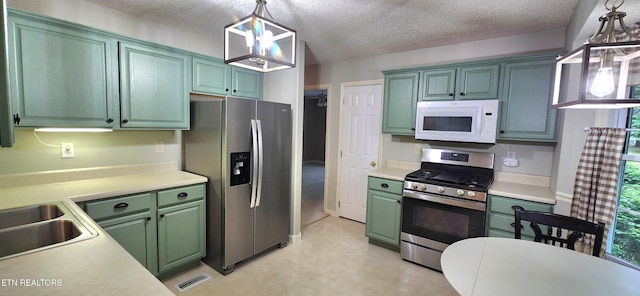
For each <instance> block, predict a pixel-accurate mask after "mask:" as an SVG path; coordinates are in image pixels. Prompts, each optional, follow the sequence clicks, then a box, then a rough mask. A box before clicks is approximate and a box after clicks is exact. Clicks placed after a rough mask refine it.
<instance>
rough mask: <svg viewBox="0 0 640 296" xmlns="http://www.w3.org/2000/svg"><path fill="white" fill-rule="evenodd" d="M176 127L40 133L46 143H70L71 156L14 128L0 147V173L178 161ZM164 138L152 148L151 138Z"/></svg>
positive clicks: (178, 145) (152, 140) (30, 132)
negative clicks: (159, 147) (160, 146)
mask: <svg viewBox="0 0 640 296" xmlns="http://www.w3.org/2000/svg"><path fill="white" fill-rule="evenodd" d="M178 133H179V132H176V131H114V132H111V133H41V132H38V133H37V135H38V137H39V138H40V139H41V140H42V141H43V142H44V143H46V144H51V145H60V144H61V143H73V144H74V149H75V157H74V158H67V159H62V158H61V156H60V148H56V147H49V146H46V145H44V144H42V143H40V142H39V141H38V140H37V139H36V136H34V133H33V129H16V143H15V145H14V147H12V148H3V149H1V150H0V163H1V164H2V165H0V174H15V173H28V172H38V171H54V170H65V169H75V168H90V167H99V166H113V165H126V164H143V163H155V162H167V161H174V162H180V161H181V155H182V154H181V150H180V144H179V140H178V138H177V135H178ZM156 141H163V142H164V152H156V149H155V142H156Z"/></svg>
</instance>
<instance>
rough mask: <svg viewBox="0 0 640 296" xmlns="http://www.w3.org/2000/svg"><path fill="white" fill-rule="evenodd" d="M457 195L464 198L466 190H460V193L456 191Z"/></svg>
mask: <svg viewBox="0 0 640 296" xmlns="http://www.w3.org/2000/svg"><path fill="white" fill-rule="evenodd" d="M456 194H457V195H458V196H463V195H464V190H462V189H458V191H456Z"/></svg>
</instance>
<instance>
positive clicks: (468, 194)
mask: <svg viewBox="0 0 640 296" xmlns="http://www.w3.org/2000/svg"><path fill="white" fill-rule="evenodd" d="M467 196H468V197H474V196H476V193H475V192H473V191H469V192H467Z"/></svg>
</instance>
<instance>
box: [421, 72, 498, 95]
mask: <svg viewBox="0 0 640 296" xmlns="http://www.w3.org/2000/svg"><path fill="white" fill-rule="evenodd" d="M421 74H422V81H421V85H420V97H419V99H420V100H421V101H443V100H489V99H497V98H498V86H499V82H500V80H499V78H500V64H497V63H496V64H488V65H477V66H475V65H469V66H461V67H456V68H449V69H436V70H425V71H422V73H421Z"/></svg>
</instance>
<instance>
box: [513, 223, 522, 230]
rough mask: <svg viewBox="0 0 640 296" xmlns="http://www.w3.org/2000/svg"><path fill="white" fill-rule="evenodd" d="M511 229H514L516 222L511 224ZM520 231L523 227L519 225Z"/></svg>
mask: <svg viewBox="0 0 640 296" xmlns="http://www.w3.org/2000/svg"><path fill="white" fill-rule="evenodd" d="M511 227H513V228H516V222H512V223H511ZM520 229H524V226H522V225H520Z"/></svg>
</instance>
